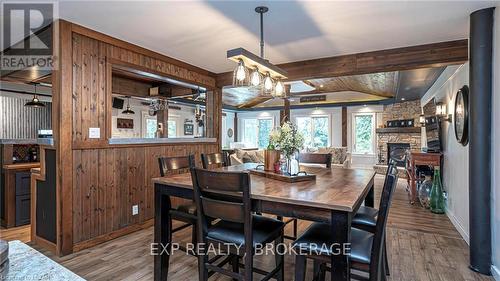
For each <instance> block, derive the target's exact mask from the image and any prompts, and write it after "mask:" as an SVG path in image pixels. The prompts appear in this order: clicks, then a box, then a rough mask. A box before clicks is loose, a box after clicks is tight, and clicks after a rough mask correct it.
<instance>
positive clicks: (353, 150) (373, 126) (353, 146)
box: [351, 112, 377, 156]
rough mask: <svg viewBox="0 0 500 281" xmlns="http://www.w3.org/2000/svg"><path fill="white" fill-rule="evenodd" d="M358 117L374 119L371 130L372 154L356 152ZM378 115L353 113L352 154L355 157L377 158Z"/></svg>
mask: <svg viewBox="0 0 500 281" xmlns="http://www.w3.org/2000/svg"><path fill="white" fill-rule="evenodd" d="M357 116H371V117H372V128H371V134H372V145H371V147H372V151H371V152H363V153H362V152H358V151H356V117H357ZM376 118H377V115H376V113H375V112H353V113H352V119H351V144H352V147H351V153H352V154H353V155H364V156H375V155H376V145H377V140H376V137H377V136H376V134H375V129H376V126H377V125H376V123H377V119H376Z"/></svg>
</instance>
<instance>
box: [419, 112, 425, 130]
mask: <svg viewBox="0 0 500 281" xmlns="http://www.w3.org/2000/svg"><path fill="white" fill-rule="evenodd" d="M418 123H420V125H421V126H422V127H425V115H423V114H420V116H419V117H418Z"/></svg>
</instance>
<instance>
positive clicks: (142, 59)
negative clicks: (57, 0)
mask: <svg viewBox="0 0 500 281" xmlns="http://www.w3.org/2000/svg"><path fill="white" fill-rule="evenodd" d="M58 24H60V25H61V26H65V28H66V30H67V31H66V32H65V34H64V35H60V36H59V37H60V38H62V39H64V40H60V42H59V43H58V44H60V45H58V47H56V49H57V50H58V52H60V53H59V57H60V58H61V61H60V62H59V63H60V64H61V65H63V66H64V67H63V68H62V70H66V72H65V74H64V73H62V71H60V72H56V75H55V76H56V77H55V78H54V79H55V85H56V91H57V93H56V95H57V97H55V101H56V102H57V103H58V104H57V106H55V107H56V113H57V114H58V118H63V117H64V118H66V119H64V120H62V119H58V123H56V124H57V126H58V128H57V130H58V133H59V134H60V136H61V138H63V139H61V140H58V139H57V137H56V143H57V144H58V145H57V148H58V153H59V156H60V157H59V158H58V171H59V175H58V186H59V189H58V193H59V197H58V198H59V200H62V198H66V199H67V200H69V201H67V202H62V201H60V202H61V203H60V204H61V206H60V209H59V210H60V212H59V213H60V214H59V216H60V217H59V219H60V220H59V225H60V229H59V230H58V233H59V234H60V237H61V240H60V241H58V247H59V248H60V249H61V251H60V252H59V254H60V255H65V254H69V253H71V252H73V251H78V250H81V249H84V248H88V247H91V246H93V245H95V244H98V243H101V242H104V241H106V240H109V239H113V238H115V237H118V236H120V235H123V234H126V233H129V232H131V231H134V230H137V229H140V227H143V226H148V225H151V221H152V218H153V216H154V190H153V185H152V183H151V178H152V177H157V176H159V169H158V160H157V159H158V157H159V156H182V155H188V154H190V153H194V154H195V155H196V161H197V165H200V166H201V159H200V154H201V153H215V152H218V151H220V149H221V147H220V142H219V141H218V140H219V138H220V132H219V130H220V129H219V128H220V122H221V120H222V119H221V118H222V117H221V116H222V104H221V100H222V99H221V91H220V89H216V88H215V75H214V74H212V73H210V72H208V71H204V70H201V69H199V68H197V67H194V66H190V65H188V64H185V63H182V62H179V61H177V60H175V59H171V58H168V57H165V56H163V55H160V54H157V53H154V52H152V51H149V50H146V49H143V48H141V47H138V46H134V45H132V44H129V43H127V42H124V41H121V40H118V39H115V38H112V37H109V36H107V35H104V34H101V33H98V32H94V31H92V30H89V29H87V28H84V27H81V26H78V25H75V24H72V23H69V22H66V21H63V20H60V21H58ZM68 30H69V33H68ZM63 37H64V38H63ZM62 47H64V48H62ZM116 62H120V63H123V64H127V67H131V66H132V67H136V68H137V69H142V70H147V71H151V72H154V73H156V74H160V75H164V76H168V77H172V78H174V79H178V80H182V81H185V82H189V83H194V84H198V85H201V86H204V87H207V89H209V91H211V94H209V95H208V96H207V105H208V106H207V121H209V122H207V123H211V125H209V126H207V127H208V129H209V131H210V132H209V133H208V136H210V137H214V138H217V142H213V143H183V144H152V145H144V144H142V145H109V144H108V138H109V137H110V134H109V131H110V126H111V116H110V115H111V110H110V109H111V104H110V102H111V90H112V79H111V78H112V77H111V68H110V65H111V63H116ZM67 67H69V71H68V70H67V69H66V68H67ZM64 75H66V76H64ZM63 77H66V79H64V78H63ZM64 124H66V125H64ZM93 127H95V128H100V138H97V139H90V138H89V135H88V131H89V128H93ZM63 144H64V147H62V145H63ZM63 153H64V154H63ZM173 201H174V202H173V204H177V203H179V202H178V200H173ZM133 205H138V206H139V214H138V215H134V216H133V215H132V206H133ZM63 214H65V216H66V217H65V218H66V219H63V218H62V217H63ZM68 215H69V216H70V221H68V220H67V216H68Z"/></svg>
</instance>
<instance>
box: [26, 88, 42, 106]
mask: <svg viewBox="0 0 500 281" xmlns="http://www.w3.org/2000/svg"><path fill="white" fill-rule="evenodd" d="M36 94H37V92H36V84H35V94H34V95H33V99H32V100H30V101H29V102H27V103H25V104H24V106H27V107H35V108H37V107H45V104H44V103H42V102H40V100H39V99H38V96H37V95H36Z"/></svg>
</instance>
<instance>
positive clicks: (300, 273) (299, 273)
mask: <svg viewBox="0 0 500 281" xmlns="http://www.w3.org/2000/svg"><path fill="white" fill-rule="evenodd" d="M306 267H307V260H306V256H304V255H297V256H296V257H295V281H304V280H306Z"/></svg>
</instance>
